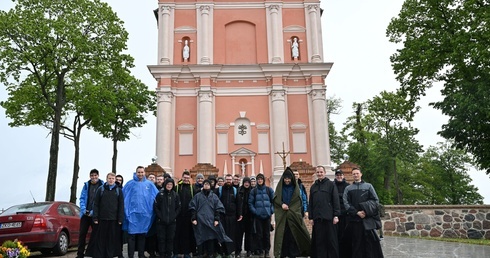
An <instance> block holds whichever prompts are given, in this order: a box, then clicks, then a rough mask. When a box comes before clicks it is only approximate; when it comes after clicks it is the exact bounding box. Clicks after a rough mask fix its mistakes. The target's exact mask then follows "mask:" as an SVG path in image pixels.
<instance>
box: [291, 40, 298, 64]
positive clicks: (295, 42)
mask: <svg viewBox="0 0 490 258" xmlns="http://www.w3.org/2000/svg"><path fill="white" fill-rule="evenodd" d="M291 56H292V57H293V59H295V58H299V43H298V38H297V37H294V38H293V43H292V44H291Z"/></svg>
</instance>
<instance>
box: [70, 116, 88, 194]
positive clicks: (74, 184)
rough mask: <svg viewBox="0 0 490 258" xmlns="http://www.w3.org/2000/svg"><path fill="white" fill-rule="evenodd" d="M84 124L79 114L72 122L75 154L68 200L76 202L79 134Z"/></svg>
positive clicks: (78, 169)
mask: <svg viewBox="0 0 490 258" xmlns="http://www.w3.org/2000/svg"><path fill="white" fill-rule="evenodd" d="M84 125H85V124H81V123H80V115H77V116H76V117H75V122H74V123H73V133H74V134H73V145H74V147H75V156H74V157H73V176H72V178H71V187H70V202H71V203H75V204H76V202H77V183H78V175H79V174H80V134H81V132H82V127H83V126H84Z"/></svg>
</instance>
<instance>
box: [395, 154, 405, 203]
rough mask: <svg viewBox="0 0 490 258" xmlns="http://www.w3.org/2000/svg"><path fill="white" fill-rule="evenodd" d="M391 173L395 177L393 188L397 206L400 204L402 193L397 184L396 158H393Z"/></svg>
mask: <svg viewBox="0 0 490 258" xmlns="http://www.w3.org/2000/svg"><path fill="white" fill-rule="evenodd" d="M393 173H394V175H395V188H396V201H397V203H396V204H398V205H400V204H402V202H403V198H402V191H401V190H400V185H399V184H398V171H397V169H396V158H393Z"/></svg>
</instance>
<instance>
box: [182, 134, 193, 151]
mask: <svg viewBox="0 0 490 258" xmlns="http://www.w3.org/2000/svg"><path fill="white" fill-rule="evenodd" d="M192 138H193V133H187V132H186V133H184V132H181V133H179V155H192V154H193V153H192V150H193V145H192V143H193V141H192Z"/></svg>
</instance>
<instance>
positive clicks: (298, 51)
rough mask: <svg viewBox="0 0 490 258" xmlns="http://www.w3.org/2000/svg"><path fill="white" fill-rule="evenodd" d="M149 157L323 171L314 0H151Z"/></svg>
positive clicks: (253, 171)
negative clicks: (152, 146)
mask: <svg viewBox="0 0 490 258" xmlns="http://www.w3.org/2000/svg"><path fill="white" fill-rule="evenodd" d="M155 14H156V16H157V21H158V57H157V64H156V65H149V66H148V68H149V70H150V72H151V74H152V75H153V77H154V78H155V79H156V81H157V89H156V93H157V96H158V101H157V132H156V134H157V135H156V156H157V163H158V164H159V165H160V166H161V167H162V168H163V169H164V170H165V171H167V172H170V173H172V174H173V175H174V176H176V177H177V178H180V177H181V173H182V171H184V170H186V169H187V170H189V171H191V172H192V171H198V172H199V173H201V172H203V173H204V174H208V175H210V174H214V175H219V176H223V175H224V174H239V175H240V176H252V175H257V174H258V173H263V174H264V175H265V177H266V178H267V179H268V182H267V184H271V185H274V182H275V181H276V180H278V179H279V178H280V176H281V175H282V172H283V171H284V165H290V164H292V163H293V162H306V163H307V164H310V165H311V167H315V166H316V165H323V166H325V167H326V168H327V174H328V175H331V174H332V172H331V168H330V147H329V139H328V126H327V125H328V121H327V112H326V111H327V110H326V97H325V93H326V83H325V79H326V77H327V75H328V73H329V71H330V69H331V67H332V63H328V62H325V60H324V58H323V47H322V46H323V43H322V29H321V22H320V18H321V9H320V2H319V1H316V0H283V1H267V0H265V1H264V0H248V1H240V0H233V1H230V0H226V1H224V0H201V1H192V0H185V1H182V0H173V1H171V0H159V1H158V9H157V10H155Z"/></svg>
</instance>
